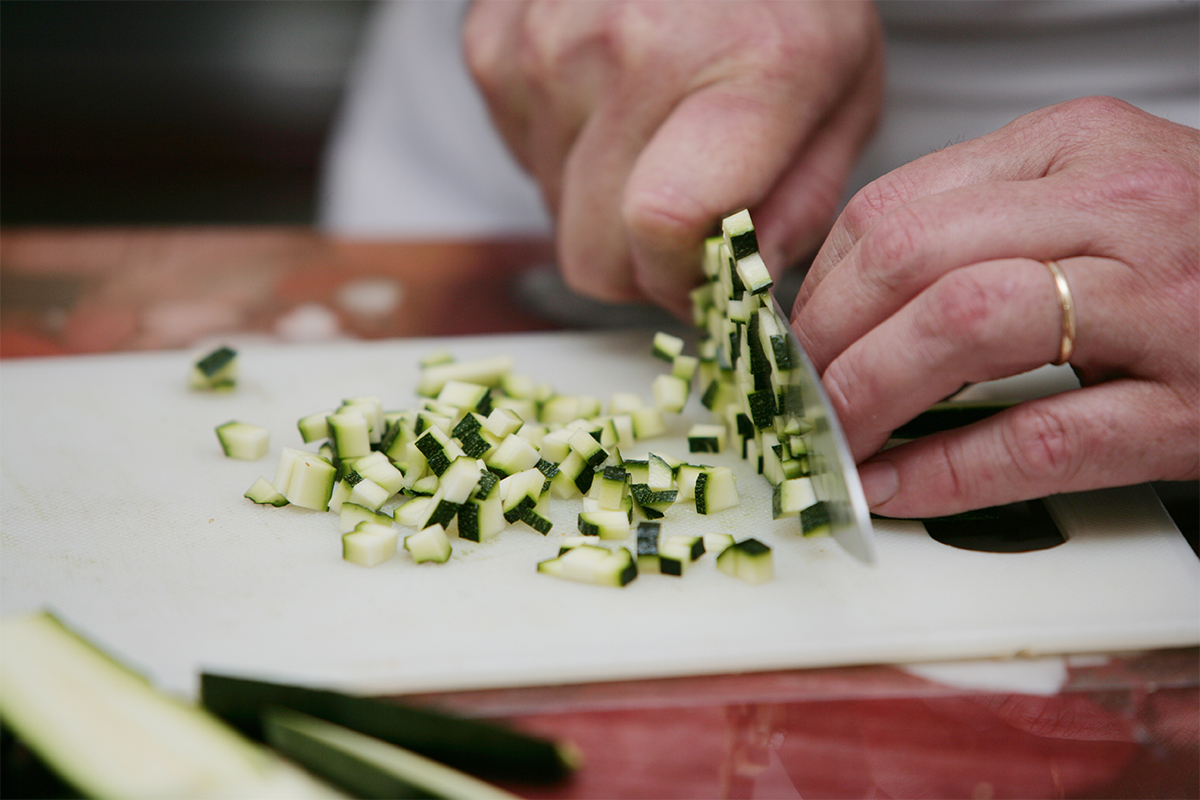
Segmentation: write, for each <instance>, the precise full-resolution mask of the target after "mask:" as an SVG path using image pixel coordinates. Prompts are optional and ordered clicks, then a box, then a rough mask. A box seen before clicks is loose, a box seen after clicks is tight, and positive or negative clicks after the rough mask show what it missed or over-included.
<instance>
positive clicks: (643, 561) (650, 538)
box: [637, 522, 662, 573]
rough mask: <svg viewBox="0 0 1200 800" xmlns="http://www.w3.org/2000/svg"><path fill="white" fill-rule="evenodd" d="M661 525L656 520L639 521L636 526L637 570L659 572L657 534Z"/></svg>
mask: <svg viewBox="0 0 1200 800" xmlns="http://www.w3.org/2000/svg"><path fill="white" fill-rule="evenodd" d="M661 530H662V526H661V525H660V524H659V523H657V522H639V523H638V526H637V568H638V572H651V573H653V572H659V571H660V568H661V561H660V559H659V557H658V536H659V533H660V532H661Z"/></svg>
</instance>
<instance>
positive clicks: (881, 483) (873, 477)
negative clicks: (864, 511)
mask: <svg viewBox="0 0 1200 800" xmlns="http://www.w3.org/2000/svg"><path fill="white" fill-rule="evenodd" d="M858 479H859V480H860V481H862V487H863V494H864V495H866V498H867V506H869V507H870V508H875V507H876V506H881V505H883V504H884V503H886V502H887V501H888V500H891V499H892V498H893V497H895V496H896V492H898V491H899V490H900V474H899V473H898V472H896V467H895V465H894V464H892V462H890V461H883V460H880V461H868V462H866V463H865V464H862V465H861V466H859V468H858Z"/></svg>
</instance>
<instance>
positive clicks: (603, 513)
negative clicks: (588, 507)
mask: <svg viewBox="0 0 1200 800" xmlns="http://www.w3.org/2000/svg"><path fill="white" fill-rule="evenodd" d="M579 533H580V534H582V535H583V536H598V537H600V538H601V539H624V538H626V537H627V536H629V516H628V515H627V514H626V513H625V512H624V511H619V510H612V511H609V510H600V511H581V512H579Z"/></svg>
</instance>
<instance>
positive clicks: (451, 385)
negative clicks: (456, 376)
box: [437, 379, 491, 414]
mask: <svg viewBox="0 0 1200 800" xmlns="http://www.w3.org/2000/svg"><path fill="white" fill-rule="evenodd" d="M490 393H491V389H490V388H489V387H487V386H484V385H482V384H479V383H468V382H467V381H460V380H453V379H452V380H448V381H446V382H445V383H444V384H442V388H441V390H440V391H439V392H438V395H437V401H438V402H439V403H445V404H446V405H450V406H454V407H455V408H461V409H465V410H467V411H479V412H480V413H482V414H486V413H490V411H491V408H490V405H491V404H490V403H489V402H488V395H489V394H490Z"/></svg>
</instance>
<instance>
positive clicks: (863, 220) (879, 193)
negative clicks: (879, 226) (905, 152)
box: [842, 173, 908, 235]
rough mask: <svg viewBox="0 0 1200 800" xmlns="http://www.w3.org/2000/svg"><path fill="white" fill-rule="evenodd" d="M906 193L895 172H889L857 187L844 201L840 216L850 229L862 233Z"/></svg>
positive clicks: (900, 200) (905, 195)
mask: <svg viewBox="0 0 1200 800" xmlns="http://www.w3.org/2000/svg"><path fill="white" fill-rule="evenodd" d="M907 195H908V193H907V192H906V191H905V187H904V186H903V184H902V183H901V182H900V181H899V180H898V179H897V177H896V174H895V173H889V174H887V175H884V176H882V177H880V178H877V179H875V180H873V181H871V182H870V183H868V184H867V185H866V186H864V187H863V188H861V189H859V190H858V192H856V193H855V195H854V196H853V197H851V198H850V200H849V201H848V202H847V203H846V207H845V208H844V209H843V210H842V218H843V219H844V220H845V221H846V224H847V225H848V226H849V227H850V229H851V230H853V231H855V232H857V233H858V234H860V235H861V234H863V233H865V232H866V231H868V230H870V229H871V227H872V226H873V225H874V224H875V223H876V222H878V221H879V220H880V219H882V218H883V216H884V215H885V214H887V212H888V211H889V210H891V208H892V207H893V206H895V205H897V204H899V203H902V202H904V201H905V200H906V199H907Z"/></svg>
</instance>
